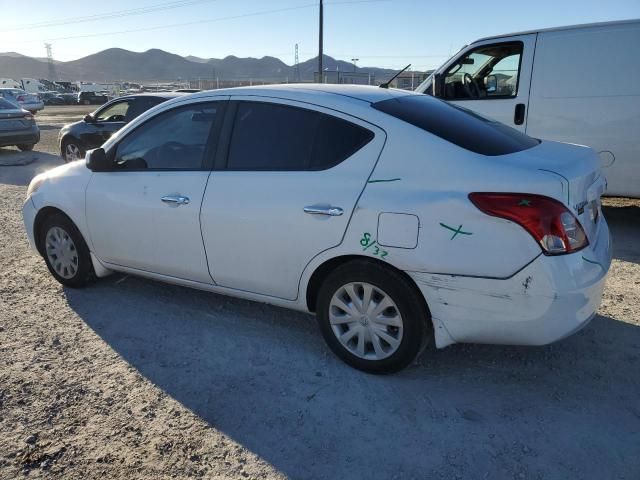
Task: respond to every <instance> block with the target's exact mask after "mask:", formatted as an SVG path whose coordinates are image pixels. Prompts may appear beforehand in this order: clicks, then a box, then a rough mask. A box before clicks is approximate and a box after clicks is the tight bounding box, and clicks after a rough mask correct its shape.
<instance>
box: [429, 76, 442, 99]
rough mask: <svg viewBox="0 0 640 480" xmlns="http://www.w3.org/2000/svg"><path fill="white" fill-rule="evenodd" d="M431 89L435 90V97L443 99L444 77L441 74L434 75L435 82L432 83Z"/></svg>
mask: <svg viewBox="0 0 640 480" xmlns="http://www.w3.org/2000/svg"><path fill="white" fill-rule="evenodd" d="M431 87H432V89H433V96H434V97H437V98H442V97H443V93H444V88H443V87H444V77H443V76H442V74H441V73H434V74H433V82H432V83H431Z"/></svg>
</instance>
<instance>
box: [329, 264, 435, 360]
mask: <svg viewBox="0 0 640 480" xmlns="http://www.w3.org/2000/svg"><path fill="white" fill-rule="evenodd" d="M317 305H318V312H317V315H318V322H319V325H320V330H321V331H322V335H323V336H324V339H325V341H326V342H327V344H328V345H329V347H330V348H331V350H333V352H334V353H335V354H336V355H338V356H339V357H340V358H341V359H342V360H344V361H345V362H346V363H347V364H349V365H351V366H352V367H354V368H357V369H359V370H363V371H365V372H369V373H389V372H394V371H398V370H400V369H402V368H404V367H406V366H407V365H409V364H410V363H411V362H412V361H413V360H414V359H415V358H416V356H417V355H418V354H419V353H420V350H421V347H422V346H423V344H424V342H425V341H426V342H428V343H432V342H431V339H432V337H433V329H432V327H431V319H430V315H429V312H428V309H427V307H426V305H425V303H424V300H423V299H422V297H421V295H420V293H419V292H418V291H416V289H415V287H414V286H413V285H412V284H411V283H410V282H409V281H408V280H407V279H406V278H405V277H404V276H403V275H401V274H400V273H398V272H396V271H395V270H392V269H389V268H386V267H384V266H382V265H378V264H376V263H372V262H369V261H360V260H358V261H353V262H350V263H347V264H344V265H342V266H340V267H338V268H337V269H336V270H334V271H333V272H332V273H331V274H329V275H328V277H327V278H326V279H325V281H324V283H323V284H322V287H321V288H320V292H319V294H318V303H317Z"/></svg>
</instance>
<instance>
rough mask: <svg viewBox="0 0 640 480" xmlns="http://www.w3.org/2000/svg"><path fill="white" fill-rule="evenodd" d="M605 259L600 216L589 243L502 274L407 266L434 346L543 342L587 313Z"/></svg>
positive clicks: (605, 232) (581, 322)
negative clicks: (420, 296)
mask: <svg viewBox="0 0 640 480" xmlns="http://www.w3.org/2000/svg"><path fill="white" fill-rule="evenodd" d="M610 264H611V241H610V237H609V229H608V227H607V224H606V221H605V220H604V218H602V219H601V224H600V225H599V229H598V235H597V238H596V241H595V243H594V244H593V245H589V246H588V247H587V248H585V249H583V250H581V251H579V252H576V253H573V254H569V255H560V256H545V255H542V254H541V255H540V256H538V257H537V258H535V259H534V260H533V261H532V262H531V263H529V264H528V265H527V266H525V267H524V268H523V269H522V270H520V271H519V272H518V273H516V274H515V275H513V276H512V277H510V278H506V279H489V278H476V277H464V276H455V275H442V274H430V273H421V272H407V273H409V275H410V276H411V277H412V278H413V279H414V280H415V282H416V284H417V285H418V287H419V288H420V290H421V291H422V293H423V295H424V297H425V299H426V301H427V303H428V305H429V309H430V310H431V315H432V318H433V323H434V330H435V336H436V345H437V346H438V347H439V348H442V347H445V346H447V345H449V344H451V343H456V342H465V343H493V344H507V345H544V344H547V343H551V342H554V341H557V340H560V339H562V338H565V337H567V336H569V335H571V334H572V333H575V332H576V331H578V330H580V329H581V328H582V327H584V326H585V325H586V324H587V323H588V322H589V320H591V319H592V318H593V316H594V315H595V313H596V311H597V309H598V307H599V306H600V301H601V299H602V291H603V289H604V285H605V278H606V274H607V271H608V270H609V266H610Z"/></svg>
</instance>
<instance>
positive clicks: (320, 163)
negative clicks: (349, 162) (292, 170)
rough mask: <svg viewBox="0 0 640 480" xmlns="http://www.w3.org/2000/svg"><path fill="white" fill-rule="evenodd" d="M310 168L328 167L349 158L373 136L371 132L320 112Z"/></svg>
mask: <svg viewBox="0 0 640 480" xmlns="http://www.w3.org/2000/svg"><path fill="white" fill-rule="evenodd" d="M319 116H320V124H319V125H318V131H317V133H316V137H315V141H314V148H313V155H312V157H311V164H310V169H312V170H320V169H325V168H330V167H332V166H334V165H337V164H338V163H340V162H342V161H343V160H345V159H347V158H349V157H350V156H351V155H353V154H354V153H355V152H357V151H358V150H360V149H361V148H362V147H364V146H365V145H366V144H367V143H369V141H371V139H372V138H373V132H372V131H371V130H367V129H366V128H362V127H360V126H358V125H354V124H353V123H351V122H347V121H346V120H342V119H341V118H336V117H332V116H330V115H323V114H320V115H319Z"/></svg>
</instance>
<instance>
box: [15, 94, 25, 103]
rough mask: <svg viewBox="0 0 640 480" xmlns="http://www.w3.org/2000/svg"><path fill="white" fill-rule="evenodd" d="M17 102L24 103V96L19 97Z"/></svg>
mask: <svg viewBox="0 0 640 480" xmlns="http://www.w3.org/2000/svg"><path fill="white" fill-rule="evenodd" d="M16 100H17V101H19V102H24V95H18V96H17V97H16Z"/></svg>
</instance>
